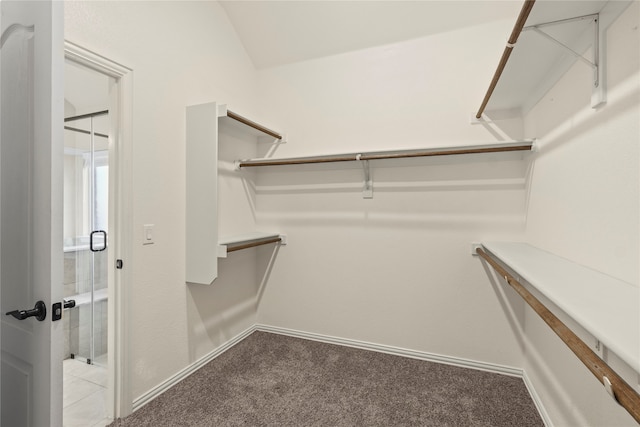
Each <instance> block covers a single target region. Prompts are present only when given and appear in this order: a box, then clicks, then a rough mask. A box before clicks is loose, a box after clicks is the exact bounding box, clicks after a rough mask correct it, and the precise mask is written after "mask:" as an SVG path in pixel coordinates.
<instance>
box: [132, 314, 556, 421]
mask: <svg viewBox="0 0 640 427" xmlns="http://www.w3.org/2000/svg"><path fill="white" fill-rule="evenodd" d="M255 331H262V332H269V333H273V334H280V335H286V336H290V337H295V338H303V339H308V340H312V341H319V342H324V343H327V344H336V345H342V346H346V347H352V348H359V349H362V350H370V351H377V352H380V353H386V354H392V355H395V356H402V357H410V358H412V359H418V360H424V361H428V362H435V363H442V364H446V365H452V366H458V367H462V368H469V369H476V370H480V371H486V372H492V373H496V374H502V375H509V376H512V377H518V378H522V380H523V381H524V383H525V386H526V387H527V390H528V391H529V394H530V395H531V398H532V399H533V402H534V404H535V406H536V408H537V409H538V412H539V413H540V417H541V418H542V420H543V422H544V424H545V426H546V427H553V424H552V422H551V419H550V418H549V415H548V413H547V411H546V410H545V408H544V406H543V404H542V401H541V400H540V397H539V396H538V394H537V393H536V391H535V388H534V387H533V384H532V383H531V381H530V380H529V377H527V374H526V372H525V371H524V370H523V369H521V368H515V367H512V366H505V365H499V364H495V363H486V362H478V361H475V360H470V359H464V358H459V357H452V356H444V355H440V354H434V353H428V352H423V351H416V350H409V349H405V348H401V347H394V346H388V345H383V344H375V343H370V342H366V341H358V340H352V339H348V338H340V337H333V336H329V335H322V334H316V333H312V332H304V331H298V330H295V329H287V328H281V327H277V326H269V325H260V324H257V325H253V326H251V327H249V328H248V329H246V330H245V331H243V332H241V333H240V334H238V335H236V336H235V337H233V338H232V339H230V340H229V341H227V342H226V343H224V344H222V345H221V346H220V347H218V348H216V349H215V350H213V351H212V352H210V353H209V354H207V355H205V356H203V357H201V358H200V359H198V360H197V361H195V362H194V363H192V364H190V365H189V366H187V367H186V368H184V369H182V370H180V371H179V372H177V373H176V374H174V375H173V376H171V377H170V378H168V379H166V380H165V381H163V382H162V383H160V384H158V385H157V386H155V387H154V388H152V389H151V390H149V391H147V392H146V393H144V394H143V395H141V396H140V397H138V398H137V399H135V400H134V401H133V411H136V410H138V409H139V408H141V407H142V406H144V405H146V404H147V403H149V402H151V401H152V400H153V399H155V398H156V397H158V396H160V395H161V394H162V393H164V392H165V391H167V390H169V389H170V388H171V387H173V386H174V385H176V384H177V383H179V382H180V381H182V380H183V379H185V378H187V377H188V376H189V375H191V374H193V373H194V372H196V371H197V370H198V369H200V368H201V367H202V366H204V365H206V364H207V363H209V362H210V361H212V360H213V359H215V358H216V357H218V356H220V355H221V354H222V353H224V352H225V351H227V350H229V349H230V348H231V347H233V346H234V345H236V344H238V343H239V342H240V341H242V340H244V339H245V338H247V337H248V336H249V335H251V334H252V333H253V332H255Z"/></svg>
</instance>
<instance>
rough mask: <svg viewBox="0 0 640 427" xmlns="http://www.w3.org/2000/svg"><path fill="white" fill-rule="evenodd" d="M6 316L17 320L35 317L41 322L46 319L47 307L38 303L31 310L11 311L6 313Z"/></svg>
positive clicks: (42, 303)
mask: <svg viewBox="0 0 640 427" xmlns="http://www.w3.org/2000/svg"><path fill="white" fill-rule="evenodd" d="M6 315H7V316H9V315H11V316H13V317H15V318H16V319H18V320H24V319H26V318H27V317H35V318H36V319H38V320H39V321H41V322H42V321H43V320H44V319H46V318H47V306H46V304H45V303H44V302H42V301H38V302H37V303H36V306H35V307H33V308H32V309H31V310H13V311H10V312H8V313H6Z"/></svg>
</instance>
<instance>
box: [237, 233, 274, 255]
mask: <svg viewBox="0 0 640 427" xmlns="http://www.w3.org/2000/svg"><path fill="white" fill-rule="evenodd" d="M281 241H282V239H281V238H280V237H273V238H271V239H267V240H260V241H257V242H251V243H244V244H242V245H237V246H228V247H227V253H229V252H234V251H239V250H242V249H249V248H254V247H256V246H262V245H268V244H269V243H279V242H281Z"/></svg>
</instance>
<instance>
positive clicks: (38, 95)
mask: <svg viewBox="0 0 640 427" xmlns="http://www.w3.org/2000/svg"><path fill="white" fill-rule="evenodd" d="M56 3H57V2H45V1H43V2H17V1H16V2H14V1H1V2H0V8H1V12H2V14H1V15H0V16H1V18H0V19H1V21H0V29H1V34H2V36H1V39H0V42H1V48H0V98H1V99H0V309H1V310H2V311H1V313H0V326H1V328H0V354H1V363H0V369H1V371H0V379H1V382H2V387H1V389H0V394H1V401H0V402H1V403H0V405H1V406H0V412H1V421H2V425H4V426H57V425H60V424H61V421H62V400H61V395H62V392H61V391H62V354H61V352H60V351H59V349H60V344H59V342H60V340H61V339H62V327H61V326H59V325H58V324H61V323H62V322H53V323H52V322H51V314H50V313H47V316H46V318H45V319H44V320H43V321H38V320H37V319H36V318H34V317H30V318H27V319H24V320H18V319H15V318H13V317H12V316H7V315H6V314H5V313H7V312H9V311H13V310H25V309H31V308H33V307H34V305H35V303H36V301H38V300H42V301H44V302H45V304H46V307H47V310H48V311H51V304H52V302H55V301H61V300H62V298H61V297H62V285H61V283H62V267H61V264H62V257H61V254H60V250H59V248H60V247H62V239H61V233H60V230H59V229H60V228H61V219H62V209H61V202H60V200H61V196H62V191H61V188H62V187H61V181H62V162H61V159H59V157H58V156H57V155H53V153H57V152H59V153H62V126H61V123H62V97H60V96H59V95H58V93H61V92H62V79H61V78H62V74H61V72H62V71H61V70H62V61H63V50H62V43H63V40H62V13H61V12H62V5H59V4H56ZM58 193H60V194H58ZM54 249H55V250H54Z"/></svg>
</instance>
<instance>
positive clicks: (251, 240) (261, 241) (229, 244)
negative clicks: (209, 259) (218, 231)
mask: <svg viewBox="0 0 640 427" xmlns="http://www.w3.org/2000/svg"><path fill="white" fill-rule="evenodd" d="M271 243H278V244H281V245H286V236H284V235H282V234H279V233H264V232H260V231H256V232H252V233H246V234H240V235H236V236H229V237H224V238H222V239H220V241H219V242H218V258H226V257H227V254H228V253H229V252H232V251H234V250H238V249H247V248H248V247H255V246H261V245H266V244H271Z"/></svg>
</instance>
